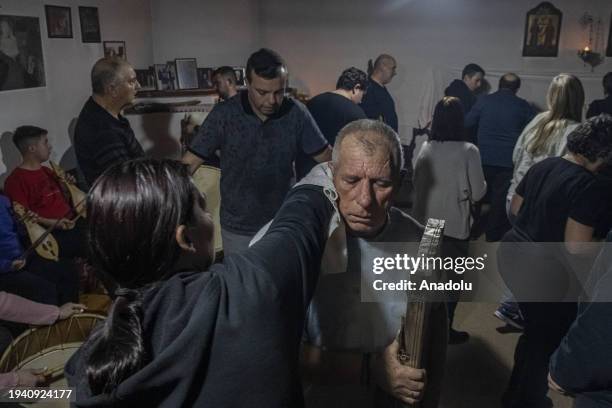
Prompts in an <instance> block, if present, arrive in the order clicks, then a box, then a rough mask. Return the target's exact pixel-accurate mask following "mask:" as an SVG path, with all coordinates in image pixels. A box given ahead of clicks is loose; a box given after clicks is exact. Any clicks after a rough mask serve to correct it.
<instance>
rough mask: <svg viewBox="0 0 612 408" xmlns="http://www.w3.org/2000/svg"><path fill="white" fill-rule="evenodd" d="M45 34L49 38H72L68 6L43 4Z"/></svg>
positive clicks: (70, 15) (70, 14) (70, 16)
mask: <svg viewBox="0 0 612 408" xmlns="http://www.w3.org/2000/svg"><path fill="white" fill-rule="evenodd" d="M45 15H46V17H47V35H48V36H49V38H72V13H71V11H70V7H61V6H49V5H45Z"/></svg>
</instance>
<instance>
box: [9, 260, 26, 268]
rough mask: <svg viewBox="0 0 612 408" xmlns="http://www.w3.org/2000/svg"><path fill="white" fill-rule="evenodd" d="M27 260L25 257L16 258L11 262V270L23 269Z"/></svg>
mask: <svg viewBox="0 0 612 408" xmlns="http://www.w3.org/2000/svg"><path fill="white" fill-rule="evenodd" d="M25 264H26V261H25V259H15V260H14V261H13V262H12V263H11V270H12V271H19V270H21V269H23V267H24V266H25Z"/></svg>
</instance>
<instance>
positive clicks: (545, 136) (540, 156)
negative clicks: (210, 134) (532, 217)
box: [494, 74, 584, 329]
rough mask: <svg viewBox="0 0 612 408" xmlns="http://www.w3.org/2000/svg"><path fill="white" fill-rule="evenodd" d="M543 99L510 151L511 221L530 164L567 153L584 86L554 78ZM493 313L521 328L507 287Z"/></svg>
mask: <svg viewBox="0 0 612 408" xmlns="http://www.w3.org/2000/svg"><path fill="white" fill-rule="evenodd" d="M546 100H547V105H548V110H547V111H546V112H542V113H540V114H539V115H537V116H536V117H535V118H533V120H532V121H531V122H530V123H529V124H528V125H527V126H526V127H525V129H523V133H521V135H520V136H519V138H518V140H517V141H516V146H514V152H513V153H512V162H513V164H514V172H513V175H512V182H511V183H510V188H509V189H508V195H507V196H506V212H507V214H508V218H509V219H510V223H512V224H513V220H514V215H513V214H512V213H511V212H510V201H511V200H512V196H513V195H514V190H515V189H516V187H517V186H518V185H519V183H520V182H521V180H522V179H523V177H524V176H525V174H527V171H528V170H529V169H530V168H531V166H533V165H534V164H536V163H538V162H541V161H542V160H544V159H547V158H549V157H555V156H563V155H564V154H565V153H567V149H566V147H565V145H566V143H567V136H568V135H569V134H570V133H572V132H573V131H574V129H576V127H578V125H579V124H580V121H581V120H582V109H583V105H584V89H583V88H582V83H581V82H580V80H579V79H578V78H577V77H575V76H573V75H570V74H559V75H557V76H556V77H554V78H553V80H552V82H551V83H550V86H549V87H548V95H547V96H546ZM494 315H495V316H496V317H497V318H499V319H501V320H503V321H504V322H506V323H507V324H509V325H511V326H514V327H516V328H519V329H522V328H523V318H522V316H521V313H520V311H519V308H518V305H517V304H516V302H515V301H514V298H513V296H512V294H511V293H510V291H509V290H508V291H506V293H505V294H504V299H503V300H502V302H501V305H500V306H499V307H498V308H497V310H496V311H495V313H494Z"/></svg>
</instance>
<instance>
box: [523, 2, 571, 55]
mask: <svg viewBox="0 0 612 408" xmlns="http://www.w3.org/2000/svg"><path fill="white" fill-rule="evenodd" d="M562 20H563V13H562V12H561V10H559V9H558V8H556V7H555V6H554V5H553V4H552V3H550V2H548V1H544V2H542V3H540V4H538V5H537V6H536V7H534V8H532V9H531V10H529V11H528V12H527V16H526V18H525V31H524V36H523V57H557V56H558V55H559V39H560V37H561V23H562Z"/></svg>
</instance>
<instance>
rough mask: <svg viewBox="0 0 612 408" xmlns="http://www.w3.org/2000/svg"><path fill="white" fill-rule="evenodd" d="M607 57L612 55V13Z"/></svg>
mask: <svg viewBox="0 0 612 408" xmlns="http://www.w3.org/2000/svg"><path fill="white" fill-rule="evenodd" d="M606 57H612V15H610V30H609V31H608V48H606Z"/></svg>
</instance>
